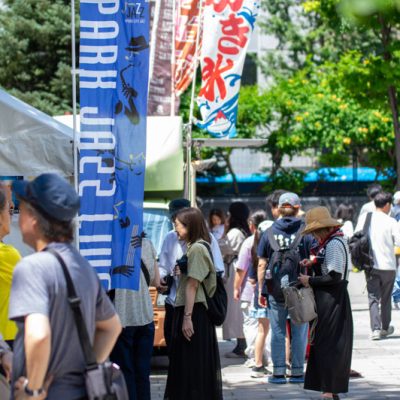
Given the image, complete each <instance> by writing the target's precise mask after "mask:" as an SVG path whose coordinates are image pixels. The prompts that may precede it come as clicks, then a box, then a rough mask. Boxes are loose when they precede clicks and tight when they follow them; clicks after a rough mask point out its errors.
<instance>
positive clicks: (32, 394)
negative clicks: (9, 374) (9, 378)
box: [24, 379, 44, 397]
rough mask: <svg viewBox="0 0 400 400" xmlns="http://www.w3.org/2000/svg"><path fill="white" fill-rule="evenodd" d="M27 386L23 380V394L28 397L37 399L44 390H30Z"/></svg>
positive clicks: (27, 382) (26, 382)
mask: <svg viewBox="0 0 400 400" xmlns="http://www.w3.org/2000/svg"><path fill="white" fill-rule="evenodd" d="M28 384H29V381H28V379H25V382H24V392H25V393H26V394H27V395H28V396H29V397H39V396H40V395H42V394H43V392H44V388H42V387H41V388H40V389H35V390H32V389H29V388H28Z"/></svg>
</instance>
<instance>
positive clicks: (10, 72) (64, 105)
mask: <svg viewBox="0 0 400 400" xmlns="http://www.w3.org/2000/svg"><path fill="white" fill-rule="evenodd" d="M3 3H4V4H3V6H2V7H1V8H0V42H1V46H0V86H2V87H3V88H4V89H6V90H7V91H9V92H10V93H11V94H13V95H15V96H16V97H18V98H20V99H21V100H23V101H26V102H27V103H29V104H31V105H33V106H34V107H37V108H38V109H40V110H42V111H44V112H46V113H48V114H50V115H55V114H64V113H65V112H70V111H71V110H72V105H71V103H72V87H71V2H70V1H69V0H52V1H49V0H4V1H3ZM77 26H79V24H78V25H77Z"/></svg>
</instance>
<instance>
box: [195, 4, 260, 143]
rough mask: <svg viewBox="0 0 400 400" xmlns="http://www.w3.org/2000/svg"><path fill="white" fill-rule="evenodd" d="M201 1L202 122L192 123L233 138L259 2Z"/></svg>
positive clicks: (220, 135)
mask: <svg viewBox="0 0 400 400" xmlns="http://www.w3.org/2000/svg"><path fill="white" fill-rule="evenodd" d="M205 3H206V5H205V8H204V27H205V28H204V34H203V45H202V50H201V57H200V62H201V71H202V86H201V89H200V92H199V95H198V98H197V103H198V105H199V109H200V113H201V116H202V121H196V124H197V126H198V127H199V128H201V129H205V130H207V131H208V132H209V133H210V134H211V135H212V136H214V137H217V138H222V137H234V136H235V135H236V120H237V112H238V101H239V90H240V82H241V78H242V71H243V65H244V60H245V57H246V51H247V48H248V45H249V42H250V38H251V34H252V32H253V31H254V27H255V22H256V17H257V15H258V12H259V9H260V1H259V0H205Z"/></svg>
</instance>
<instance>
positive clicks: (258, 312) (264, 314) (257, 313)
mask: <svg viewBox="0 0 400 400" xmlns="http://www.w3.org/2000/svg"><path fill="white" fill-rule="evenodd" d="M249 317H250V318H256V319H258V318H268V308H261V307H260V308H254V307H251V309H250V311H249Z"/></svg>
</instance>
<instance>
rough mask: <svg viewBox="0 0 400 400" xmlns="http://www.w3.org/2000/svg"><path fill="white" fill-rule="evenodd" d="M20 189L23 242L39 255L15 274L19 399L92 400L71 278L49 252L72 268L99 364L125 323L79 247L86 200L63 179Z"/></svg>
mask: <svg viewBox="0 0 400 400" xmlns="http://www.w3.org/2000/svg"><path fill="white" fill-rule="evenodd" d="M13 190H14V192H15V194H16V195H17V198H18V199H19V201H20V206H19V210H20V217H19V226H20V229H21V233H22V237H23V240H24V242H25V243H26V244H28V245H29V246H30V247H32V248H33V249H34V250H35V251H36V253H34V254H32V255H29V256H27V257H25V258H23V259H22V261H21V262H20V263H19V264H18V265H17V267H16V268H15V270H14V276H13V283H12V289H11V300H10V307H9V317H10V319H12V320H14V321H16V323H17V325H18V328H19V331H18V334H17V337H16V339H15V343H14V360H13V379H12V380H13V386H14V392H15V395H16V396H17V398H30V397H32V398H35V399H44V398H47V399H50V400H52V399H57V400H58V399H71V400H72V399H83V398H86V389H85V382H84V376H83V373H84V371H85V367H86V363H85V359H84V355H83V351H82V348H81V344H80V341H79V338H78V331H77V328H76V325H75V320H74V316H73V312H72V310H71V307H70V304H69V302H68V293H67V285H66V281H65V276H64V273H63V270H62V267H61V265H60V263H59V262H58V260H57V258H56V257H55V255H53V254H51V253H50V251H47V250H51V251H55V252H56V253H58V255H59V256H61V258H62V259H63V260H64V262H65V264H66V266H67V268H68V272H69V273H70V275H71V278H72V281H73V284H74V286H75V290H76V292H77V295H78V297H79V298H80V299H81V303H80V304H81V305H80V307H81V311H82V314H83V319H84V322H85V324H86V327H87V330H88V333H89V335H90V340H91V342H92V343H93V348H94V351H95V354H96V358H97V361H98V362H103V361H105V360H106V359H107V358H108V356H109V354H110V352H111V350H112V348H113V346H114V343H115V341H116V339H117V337H118V335H119V333H120V331H121V324H120V322H119V318H118V316H117V314H116V313H115V310H114V308H113V306H112V303H111V302H110V300H109V299H108V297H107V295H106V294H105V292H104V290H103V289H102V287H101V284H100V281H99V279H98V278H97V275H96V272H95V271H94V269H93V268H92V267H91V266H90V264H89V263H88V262H87V261H86V260H85V259H84V258H83V257H82V256H81V255H80V254H79V252H78V251H77V250H76V248H75V247H74V246H73V245H72V244H71V242H72V239H73V229H74V225H73V219H74V217H75V215H76V213H77V212H78V209H79V197H78V195H77V194H76V192H75V190H74V189H73V188H72V186H71V185H70V184H69V183H68V182H67V181H66V180H64V179H63V178H61V177H60V176H58V175H55V174H43V175H40V176H39V177H37V178H36V179H35V180H33V181H32V182H28V181H15V182H14V183H13ZM49 377H51V378H50V379H51V383H50V386H49V387H48V384H46V381H47V382H49Z"/></svg>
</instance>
